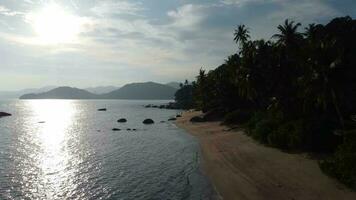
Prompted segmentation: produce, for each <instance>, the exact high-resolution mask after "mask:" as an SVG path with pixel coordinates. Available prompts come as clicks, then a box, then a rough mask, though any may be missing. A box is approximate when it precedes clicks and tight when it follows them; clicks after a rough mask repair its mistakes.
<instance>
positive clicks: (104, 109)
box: [98, 108, 107, 111]
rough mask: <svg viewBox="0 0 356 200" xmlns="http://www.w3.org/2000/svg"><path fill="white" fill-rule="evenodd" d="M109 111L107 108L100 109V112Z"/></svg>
mask: <svg viewBox="0 0 356 200" xmlns="http://www.w3.org/2000/svg"><path fill="white" fill-rule="evenodd" d="M106 110H107V109H106V108H100V109H98V111H106Z"/></svg>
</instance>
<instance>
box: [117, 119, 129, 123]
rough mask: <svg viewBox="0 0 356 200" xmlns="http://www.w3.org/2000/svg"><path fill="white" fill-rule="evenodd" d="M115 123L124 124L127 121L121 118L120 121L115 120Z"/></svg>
mask: <svg viewBox="0 0 356 200" xmlns="http://www.w3.org/2000/svg"><path fill="white" fill-rule="evenodd" d="M117 122H119V123H125V122H127V119H125V118H121V119H119V120H117Z"/></svg>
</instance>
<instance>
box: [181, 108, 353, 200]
mask: <svg viewBox="0 0 356 200" xmlns="http://www.w3.org/2000/svg"><path fill="white" fill-rule="evenodd" d="M199 114H200V112H184V113H183V115H182V117H181V118H178V119H177V121H176V125H177V126H178V127H180V128H183V129H185V130H186V131H187V132H188V133H190V134H192V135H193V136H195V137H196V138H197V139H198V141H199V142H200V147H201V152H202V157H203V162H202V164H203V170H204V171H205V173H206V174H207V176H208V177H209V178H210V180H211V182H212V184H213V185H214V187H215V188H216V190H217V192H218V194H219V195H220V196H221V197H222V198H223V199H224V200H230V199H233V200H236V199H244V200H262V199H275V200H278V199H281V200H282V199H283V200H285V199H295V200H297V199H303V200H304V199H308V200H309V199H310V200H317V199H323V200H326V199H330V200H333V199H344V200H348V199H350V200H352V199H356V192H353V191H351V190H349V189H347V188H346V187H345V186H343V185H342V184H340V183H338V182H337V181H336V180H334V179H332V178H330V177H328V176H326V175H325V174H323V173H322V172H321V170H320V168H319V166H318V163H317V161H316V160H312V159H309V158H308V157H307V156H306V154H289V153H284V152H282V151H280V150H278V149H275V148H271V147H266V146H263V145H261V144H258V143H257V142H256V141H254V140H253V139H252V138H250V137H248V136H246V135H245V134H244V133H243V131H242V130H238V129H236V130H229V129H228V127H226V126H221V125H220V122H203V123H191V122H189V120H190V119H191V117H193V116H196V115H199Z"/></svg>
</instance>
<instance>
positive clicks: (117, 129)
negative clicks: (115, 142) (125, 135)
mask: <svg viewBox="0 0 356 200" xmlns="http://www.w3.org/2000/svg"><path fill="white" fill-rule="evenodd" d="M112 131H121V129H119V128H113V129H112Z"/></svg>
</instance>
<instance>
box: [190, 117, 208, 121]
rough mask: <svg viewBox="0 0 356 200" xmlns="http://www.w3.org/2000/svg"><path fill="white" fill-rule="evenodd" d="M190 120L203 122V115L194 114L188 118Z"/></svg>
mask: <svg viewBox="0 0 356 200" xmlns="http://www.w3.org/2000/svg"><path fill="white" fill-rule="evenodd" d="M190 122H205V120H204V118H203V117H200V116H195V117H192V118H191V119H190Z"/></svg>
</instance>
